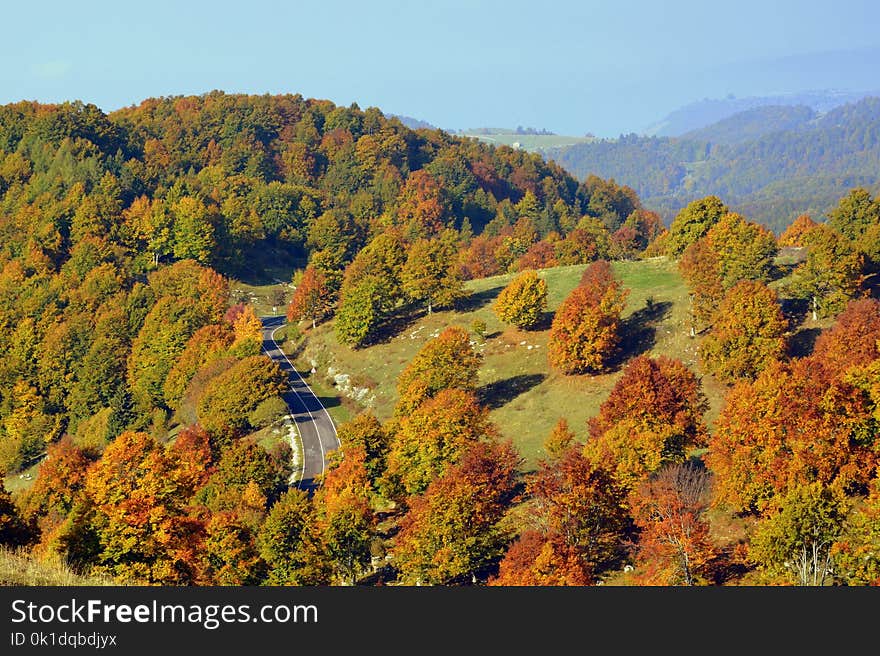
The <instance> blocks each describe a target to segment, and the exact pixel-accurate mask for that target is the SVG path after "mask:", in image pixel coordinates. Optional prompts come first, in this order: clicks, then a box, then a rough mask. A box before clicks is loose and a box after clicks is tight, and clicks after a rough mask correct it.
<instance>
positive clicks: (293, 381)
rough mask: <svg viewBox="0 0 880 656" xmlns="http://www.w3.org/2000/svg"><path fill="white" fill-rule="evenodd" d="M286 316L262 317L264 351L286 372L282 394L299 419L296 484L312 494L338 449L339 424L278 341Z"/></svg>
mask: <svg viewBox="0 0 880 656" xmlns="http://www.w3.org/2000/svg"><path fill="white" fill-rule="evenodd" d="M284 319H285V318H284V317H283V316H281V317H260V321H261V322H262V323H263V352H264V353H265V354H266V355H268V356H269V357H270V358H272V359H273V360H274V361H275V362H277V363H278V366H279V367H281V369H282V370H283V371H284V372H285V373H286V374H287V381H288V384H289V389H288V391H287V392H285V393H284V394H283V395H282V398H283V399H284V401H285V403H287V407H288V408H290V414H291V416H292V417H293V418H294V421H296V427H297V432H298V433H299V440H300V446H301V455H302V457H301V459H300V472H299V476H298V477H297V479H298V482H297V487H298V488H300V489H301V490H306V491H307V492H309V493H311V492H313V491H314V489H315V487H316V481H315V479H316V477H317V476H318V475H319V474H321V473H323V472H324V470H325V469H326V468H327V453H328V452H330V451H332V450H333V449H338V448H339V438H338V437H337V436H336V426H335V425H334V423H333V420H332V419H331V418H330V414H329V413H328V412H327V408H325V407H324V406H323V405H321V401H320V400H319V399H318V397H317V396H316V395H315V393H314V392H313V391H312V388H311V387H309V385H308V383H306V381H305V380H303V377H302V376H300V374H299V372H298V371H297V370H296V368H294V366H293V364H291V362H290V360H288V358H287V356H286V355H285V354H284V352H283V351H282V350H281V347H280V346H279V345H278V342H276V341H275V333H276V332H277V331H278V330H279V329H280V328H282V327H283V326H284V325H285V321H284Z"/></svg>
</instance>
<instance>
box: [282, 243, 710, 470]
mask: <svg viewBox="0 0 880 656" xmlns="http://www.w3.org/2000/svg"><path fill="white" fill-rule="evenodd" d="M613 266H614V270H615V272H616V273H617V275H618V277H619V278H620V279H621V281H622V282H623V285H624V286H625V287H627V288H628V289H630V294H629V297H628V299H627V308H626V310H625V312H624V344H623V353H622V357H621V358H620V359H619V362H618V363H617V365H616V366H615V367H614V368H613V370H612V371H610V372H609V373H607V374H602V375H596V376H591V375H584V376H563V375H561V374H559V373H556V372H552V371H550V369H549V366H548V364H547V340H548V337H549V323H550V318H551V316H552V314H551V313H552V312H553V311H555V310H556V308H557V307H558V306H559V304H560V303H561V302H562V300H563V299H564V298H565V296H566V295H567V294H568V293H569V292H570V291H571V290H572V289H573V288H574V287H575V286H576V285H577V283H578V282H579V280H580V277H581V274H582V272H583V270H584V268H586V266H585V265H576V266H567V267H557V268H554V269H546V270H544V271H541V272H540V273H539V275H540V276H541V277H542V278H544V279H545V280H546V281H547V285H548V288H549V308H548V309H549V312H548V314H547V316H546V317H545V320H544V322H543V324H542V326H541V328H540V329H539V330H531V331H522V330H518V329H516V328H512V327H509V326H506V325H505V324H503V323H501V322H500V321H498V319H497V318H496V317H495V315H494V313H493V312H492V308H491V304H492V301H493V300H494V298H495V297H496V296H497V295H498V293H499V292H500V291H501V290H502V289H503V288H504V286H505V285H506V284H507V283H508V282H509V281H510V279H511V278H512V275H503V276H495V277H492V278H484V279H481V280H474V281H470V282H468V284H467V288H468V290H469V291H470V294H471V295H470V297H469V298H468V299H467V300H466V301H465V303H463V304H462V307H461V308H460V309H459V310H458V311H444V312H434V313H433V314H431V315H425V314H422V315H421V316H418V317H416V318H414V319H413V320H412V321H411V322H410V323H409V324H408V325H406V326H405V327H403V328H402V329H401V330H399V332H398V333H397V334H396V335H394V336H392V337H389V338H388V339H387V340H386V341H385V342H383V343H380V344H376V345H374V346H370V347H369V348H363V349H357V350H353V349H351V348H349V347H347V346H344V345H342V344H340V343H339V342H338V341H337V340H336V337H335V335H334V333H333V326H332V323H327V324H324V325H321V326H318V328H317V329H316V330H314V331H312V330H311V329H310V328H309V329H308V330H307V332H306V340H305V346H304V348H303V350H302V353H301V355H300V358H299V361H300V366H309V367H310V366H311V364H312V363H315V365H316V368H317V373H316V374H315V375H313V376H312V379H314V380H323V384H324V385H327V386H330V387H332V379H331V378H330V377H328V376H327V370H328V368H330V367H332V368H333V370H334V371H337V372H339V371H341V372H345V373H347V374H349V375H350V376H351V379H352V384H354V385H358V386H364V387H369V388H370V389H371V390H372V395H373V402H372V404H371V406H370V407H371V409H372V410H373V412H375V413H376V415H377V416H378V417H379V418H380V419H387V418H388V417H390V415H391V413H392V410H393V407H394V404H395V402H396V400H397V391H396V385H397V376H398V375H399V373H400V371H401V370H402V369H403V368H404V367H405V366H406V364H407V363H408V362H409V361H410V360H411V359H412V357H413V356H414V355H415V353H416V352H417V351H418V350H419V349H420V348H421V347H422V345H424V343H425V342H426V341H427V340H428V339H430V338H431V337H433V336H436V335H437V334H438V333H439V332H440V331H441V330H442V329H443V328H445V327H447V326H450V325H459V326H462V327H465V328H470V326H471V324H472V322H473V321H474V320H476V319H481V320H483V321H485V323H486V326H487V330H486V339H485V340H480V339H479V338H478V337H476V336H475V337H474V339H475V341H476V342H477V349H478V350H479V351H480V352H481V353H482V354H483V365H482V366H481V368H480V374H479V382H480V386H481V387H480V393H481V396H482V398H483V401H484V403H486V404H487V405H488V406H489V407H490V411H491V417H492V419H493V420H494V421H495V422H496V423H497V424H498V426H499V428H500V429H501V432H502V434H503V435H504V436H505V437H509V438H511V439H512V440H513V441H514V444H516V446H517V448H518V449H519V450H520V452H521V453H522V455H523V457H524V458H525V468H526V469H532V468H533V467H534V466H535V464H536V463H537V460H538V459H540V458H542V457H544V455H545V454H544V452H543V448H542V442H543V441H544V438H545V437H546V436H547V434H548V433H549V432H550V431H551V429H552V428H553V425H554V424H555V423H556V421H557V420H558V419H559V418H560V417H565V418H566V419H567V420H568V422H569V425H570V426H571V428H572V430H574V431H575V433H576V435H577V437H578V439H580V440H581V441H584V440H585V439H586V437H587V429H586V422H587V420H588V419H589V418H590V417H592V416H594V415H595V414H597V412H598V409H599V406H600V404H601V403H602V402H603V401H604V400H605V398H606V397H607V396H608V393H609V392H610V390H611V388H612V387H613V386H614V384H615V383H616V382H617V380H618V379H619V377H620V375H621V367H622V365H623V364H625V361H626V360H628V359H629V358H632V357H634V356H636V355H638V354H646V355H650V356H657V355H660V354H665V355H668V356H671V357H677V358H680V359H681V360H682V361H683V362H685V363H686V364H687V365H688V366H690V367H692V368H693V369H694V370H695V371H696V372H698V373H702V372H701V370H700V367H699V362H698V360H697V356H696V347H697V340H695V339H692V338H690V337H689V324H688V322H687V319H688V295H687V289H686V287H685V285H684V283H683V281H682V280H681V277H680V276H679V275H678V272H677V269H676V264H675V263H674V262H670V261H668V260H666V259H665V258H656V259H652V260H644V261H637V262H615V263H614V265H613ZM649 298H650V300H651V304H650V306H649V304H648V299H649ZM309 382H310V384H312V382H313V380H310V381H309ZM703 384H704V389H705V391H706V394H707V397H708V399H709V403H710V410H709V412H708V413H707V420H709V421H711V420H712V419H714V417H715V416H717V413H718V410H719V409H720V407H721V401H722V394H723V391H724V390H723V388H722V387H721V386H719V385H717V384H714V382H713V381H711V379H709V377H704V379H703ZM316 391H317V390H316Z"/></svg>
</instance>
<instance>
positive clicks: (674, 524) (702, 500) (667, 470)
mask: <svg viewBox="0 0 880 656" xmlns="http://www.w3.org/2000/svg"><path fill="white" fill-rule="evenodd" d="M710 500H711V475H710V474H709V472H708V471H706V469H705V468H702V467H698V466H696V465H694V464H691V463H677V464H673V465H668V466H666V467H664V468H663V469H661V470H660V471H658V472H657V473H656V474H654V475H652V476H651V477H650V478H649V479H647V480H646V481H644V482H643V483H642V484H641V485H639V487H638V488H636V490H635V491H634V492H633V493H632V494H631V495H630V506H631V508H632V513H633V520H634V521H635V524H636V526H637V527H638V528H639V530H640V532H639V539H638V544H637V546H636V564H637V565H638V566H639V570H638V574H637V576H636V578H637V580H639V581H640V582H642V583H646V584H649V585H698V584H701V583H702V584H705V583H707V582H708V576H709V574H710V572H709V568H710V565H711V563H712V561H713V559H714V558H715V556H716V548H715V546H714V545H713V543H712V539H711V537H710V535H709V522H708V519H707V518H706V516H705V511H706V510H707V509H708V507H709V502H710Z"/></svg>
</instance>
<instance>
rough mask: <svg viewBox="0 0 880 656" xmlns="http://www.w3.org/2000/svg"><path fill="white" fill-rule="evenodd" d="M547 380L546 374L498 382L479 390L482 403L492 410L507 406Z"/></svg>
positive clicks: (522, 376) (513, 377)
mask: <svg viewBox="0 0 880 656" xmlns="http://www.w3.org/2000/svg"><path fill="white" fill-rule="evenodd" d="M546 378H547V375H546V374H520V375H518V376H511V377H510V378H505V379H504V380H496V381H495V382H494V383H488V384H486V385H483V386H482V387H480V388H479V389H478V390H477V396H478V397H479V399H480V403H482V404H483V405H485V406H486V407H487V408H489V409H490V410H497V409H498V408H500V407H502V406H505V405H507V404H508V403H510V402H511V401H513V400H514V399H515V398H516V397H518V396H519V395H520V394H524V393H526V392H528V391H529V390H530V389H532V388H533V387H535V386H537V385H540V384H541V383H542V382H544V379H546Z"/></svg>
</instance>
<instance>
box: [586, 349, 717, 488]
mask: <svg viewBox="0 0 880 656" xmlns="http://www.w3.org/2000/svg"><path fill="white" fill-rule="evenodd" d="M707 408H708V403H707V401H706V397H705V395H704V394H703V391H702V389H701V388H700V382H699V380H697V377H696V376H695V375H694V373H693V372H692V371H691V370H690V369H688V368H687V366H685V364H684V363H683V362H681V361H680V360H677V359H674V358H669V357H667V356H663V355H661V356H659V357H658V358H650V357H648V356H644V355H642V356H639V357H637V358H635V359H634V360H632V361H631V362H630V363H629V364H628V365H627V366H626V369H624V372H623V376H621V378H620V380H618V381H617V383H616V384H615V385H614V388H613V389H612V390H611V393H610V394H609V395H608V398H607V399H606V400H605V402H604V403H602V405H601V406H600V408H599V414H598V415H597V416H596V417H593V418H591V419H590V420H589V422H588V426H589V429H590V439H589V440H587V443H586V444H585V445H584V453H585V454H586V455H587V457H589V458H590V460H592V461H593V462H595V463H597V464H599V463H602V464H606V466H609V467H612V468H613V471H614V472H615V476H616V478H617V480H618V482H619V483H620V484H621V485H624V486H625V487H628V488H632V487H634V486H636V485H637V484H638V483H639V482H640V481H642V480H644V479H645V478H646V477H647V476H648V475H649V474H651V473H653V472H655V471H657V470H658V469H660V468H661V467H662V466H663V465H665V464H670V463H681V462H684V460H685V458H686V455H687V453H688V451H689V450H690V449H693V448H698V447H702V446H705V444H706V438H707V430H706V426H705V424H704V423H703V413H704V412H705V411H706V410H707Z"/></svg>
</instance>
